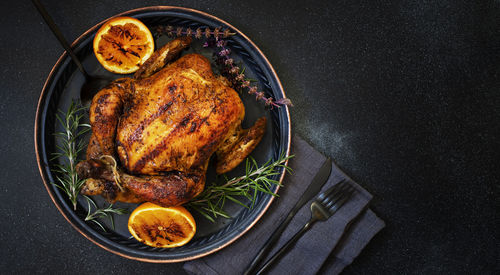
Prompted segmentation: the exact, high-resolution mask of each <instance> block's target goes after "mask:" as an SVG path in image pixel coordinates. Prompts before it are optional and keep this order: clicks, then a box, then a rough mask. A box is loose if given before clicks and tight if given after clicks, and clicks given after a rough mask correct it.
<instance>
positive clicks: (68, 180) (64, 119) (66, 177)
mask: <svg viewBox="0 0 500 275" xmlns="http://www.w3.org/2000/svg"><path fill="white" fill-rule="evenodd" d="M85 113H86V109H85V108H84V107H82V106H81V105H80V104H79V103H76V102H74V101H72V102H71V104H70V106H69V108H68V110H67V111H66V112H63V111H61V110H59V113H58V114H56V118H57V120H58V121H59V123H60V124H61V126H62V127H63V131H62V132H57V133H55V136H56V138H57V139H58V140H59V141H60V144H56V148H57V149H58V151H59V152H54V153H52V159H51V160H55V159H62V160H63V162H64V163H65V164H54V167H55V168H53V169H52V171H53V172H54V173H55V174H56V179H57V184H56V183H53V185H54V186H56V187H57V188H59V189H61V190H62V191H63V192H64V193H66V195H67V196H68V198H69V200H70V201H71V203H72V204H73V210H76V206H77V203H78V195H79V194H80V190H81V189H82V187H83V185H84V184H85V180H86V179H81V178H79V177H78V173H77V172H76V164H77V163H78V155H79V154H80V153H81V152H82V151H83V150H85V148H86V145H87V144H86V142H85V141H84V139H83V138H82V136H83V135H84V134H85V133H87V132H88V131H89V130H90V125H89V124H85V123H83V122H82V121H83V118H84V116H85ZM83 197H84V198H85V199H86V200H87V204H88V212H87V216H86V217H85V221H91V222H94V223H96V224H97V225H98V226H99V227H101V228H102V229H103V230H104V231H105V229H104V226H103V225H102V224H101V223H100V221H99V220H98V219H99V218H104V217H108V218H109V219H110V220H111V224H112V226H113V227H114V221H113V216H112V214H119V215H121V214H125V213H127V210H126V209H122V208H113V205H112V204H111V205H109V206H107V207H102V208H99V207H97V205H96V204H95V202H94V201H93V200H92V199H91V198H89V197H87V196H83ZM91 206H92V207H91ZM92 209H93V211H92Z"/></svg>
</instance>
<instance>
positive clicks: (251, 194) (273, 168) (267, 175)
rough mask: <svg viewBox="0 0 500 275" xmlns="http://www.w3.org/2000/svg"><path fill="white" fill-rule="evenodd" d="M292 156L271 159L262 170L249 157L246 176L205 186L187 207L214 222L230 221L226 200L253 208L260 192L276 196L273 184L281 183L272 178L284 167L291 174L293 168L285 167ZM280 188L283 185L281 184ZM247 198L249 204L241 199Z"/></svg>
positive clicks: (246, 164)
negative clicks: (219, 220) (219, 217)
mask: <svg viewBox="0 0 500 275" xmlns="http://www.w3.org/2000/svg"><path fill="white" fill-rule="evenodd" d="M290 158H293V155H291V156H288V157H287V156H285V154H281V155H280V157H279V158H278V159H277V160H275V161H273V162H271V160H268V161H267V162H266V163H264V164H263V165H262V166H260V167H259V165H258V164H257V162H256V161H255V159H253V158H252V157H248V158H247V159H246V163H245V175H244V176H240V177H236V178H232V179H230V180H227V179H226V182H225V183H224V184H222V185H220V184H216V183H212V184H210V185H208V186H206V187H205V190H204V191H203V192H202V193H201V194H200V195H198V196H197V197H196V198H194V199H193V200H192V201H190V202H188V203H187V204H186V206H187V207H189V208H191V209H193V210H195V211H197V212H199V213H200V214H202V215H203V216H204V217H205V218H207V219H208V220H210V221H212V222H214V221H215V218H217V217H218V216H221V217H224V218H230V216H229V214H227V213H226V212H225V211H224V210H223V208H224V204H225V202H226V201H227V200H230V201H232V202H235V203H237V204H239V205H241V206H243V207H246V208H252V207H253V206H254V204H255V201H256V199H257V193H258V192H259V191H260V192H264V193H266V194H270V195H273V196H277V194H276V193H274V192H273V191H271V187H272V186H273V185H280V183H279V181H277V180H274V179H272V177H273V176H276V175H280V170H281V168H283V169H285V170H286V171H288V172H289V173H291V172H292V169H291V168H290V167H288V166H287V165H285V163H286V161H287V160H288V159H290ZM280 186H281V185H280ZM241 197H244V198H246V199H248V200H249V201H250V203H249V205H248V204H245V203H244V202H242V201H241V200H240V198H241Z"/></svg>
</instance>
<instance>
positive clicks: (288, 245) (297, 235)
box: [256, 217, 317, 275]
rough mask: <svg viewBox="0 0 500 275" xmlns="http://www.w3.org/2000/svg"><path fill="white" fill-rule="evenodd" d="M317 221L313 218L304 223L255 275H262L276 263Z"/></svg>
mask: <svg viewBox="0 0 500 275" xmlns="http://www.w3.org/2000/svg"><path fill="white" fill-rule="evenodd" d="M316 221H317V219H316V218H315V217H312V218H311V220H309V222H308V223H306V225H304V227H302V229H301V230H299V232H297V233H295V235H294V236H293V237H292V238H291V239H290V240H289V241H288V242H287V243H286V244H285V245H283V247H281V248H280V250H278V252H276V254H274V255H273V256H272V257H271V259H269V261H267V262H266V263H265V264H264V265H263V266H262V267H261V268H260V270H259V271H257V273H256V275H261V274H262V273H264V272H265V271H266V270H267V269H268V268H269V267H271V265H272V264H273V263H274V262H275V261H276V260H278V259H279V258H280V257H281V256H282V255H283V254H285V252H286V251H288V249H290V248H291V247H292V245H293V244H295V243H296V242H297V240H298V239H300V237H302V235H304V233H306V231H307V230H309V228H311V226H312V225H313V224H314V223H315V222H316Z"/></svg>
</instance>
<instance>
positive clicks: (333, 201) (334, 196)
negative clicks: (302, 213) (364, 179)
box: [322, 184, 352, 209]
mask: <svg viewBox="0 0 500 275" xmlns="http://www.w3.org/2000/svg"><path fill="white" fill-rule="evenodd" d="M350 189H352V186H351V185H350V184H346V185H345V186H342V189H339V190H338V191H337V192H335V193H334V194H332V195H331V196H330V197H329V198H326V199H325V201H324V202H323V203H322V204H323V206H324V207H325V208H327V209H328V208H330V207H331V206H332V205H334V204H336V203H337V202H338V201H339V200H340V199H341V198H342V197H343V196H344V195H345V194H346V193H347V192H348V191H349V190H350Z"/></svg>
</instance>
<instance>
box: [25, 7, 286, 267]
mask: <svg viewBox="0 0 500 275" xmlns="http://www.w3.org/2000/svg"><path fill="white" fill-rule="evenodd" d="M117 16H132V17H135V18H138V19H140V20H141V21H142V22H144V23H145V24H146V25H147V26H148V27H149V28H150V29H151V30H152V32H153V34H154V30H155V27H156V26H159V25H173V26H182V27H190V28H192V29H196V28H198V27H203V28H204V27H210V28H215V27H223V28H229V29H231V30H232V31H233V32H235V33H236V35H234V36H232V37H231V38H229V39H227V41H228V47H229V48H230V49H231V50H232V57H233V58H234V59H235V60H237V61H239V62H241V63H242V65H243V66H245V67H246V71H245V74H246V75H247V76H248V77H250V78H253V79H256V80H257V84H258V86H259V87H260V88H261V89H262V90H263V91H264V92H265V93H266V95H267V96H272V97H274V98H275V99H280V98H283V97H284V92H283V88H282V86H281V83H280V81H279V79H278V77H277V75H276V73H275V71H274V69H273V68H272V66H271V64H270V63H269V61H268V60H267V59H266V57H265V56H264V55H263V54H262V52H261V51H260V50H259V49H258V48H257V46H256V45H255V44H254V43H253V42H252V41H250V39H248V37H246V36H245V35H244V34H242V33H241V32H240V31H239V30H237V29H236V28H234V27H233V26H231V25H230V24H228V23H226V22H224V21H222V20H220V19H218V18H216V17H214V16H211V15H209V14H206V13H203V12H200V11H196V10H192V9H186V8H179V7H164V6H161V7H147V8H141V9H136V10H132V11H128V12H125V13H122V14H119V15H117ZM101 25H102V22H101V23H100V24H98V25H96V26H94V27H93V28H91V29H89V30H88V31H87V32H85V33H84V34H83V35H81V36H80V37H79V38H78V39H77V40H76V41H75V42H74V43H73V48H74V49H75V52H76V53H77V55H78V56H79V58H80V59H81V60H83V64H84V66H85V68H87V70H88V71H90V73H91V74H95V75H107V76H109V77H114V78H118V77H121V76H119V75H113V74H111V73H109V72H107V71H106V70H104V69H103V68H102V66H100V65H99V64H98V62H97V60H96V59H95V57H94V55H93V51H92V40H93V38H94V34H95V32H96V30H97V29H98V28H99V27H100V26H101ZM168 39H169V38H166V37H161V38H159V39H157V41H156V44H157V45H156V46H157V47H159V46H161V45H162V44H164V43H166V41H168ZM188 51H190V52H198V53H200V54H203V55H205V56H207V57H209V58H211V55H212V53H213V49H208V48H203V47H202V40H195V41H194V42H193V45H192V46H191V47H190V49H189V50H188ZM83 80H84V79H83V76H82V74H81V73H80V72H79V71H78V70H77V69H76V66H75V65H74V64H73V63H72V62H71V60H70V58H69V56H68V55H67V54H66V53H64V54H63V55H62V56H61V57H60V58H59V60H58V61H57V63H56V64H55V65H54V67H53V69H52V71H51V72H50V75H49V77H48V78H47V81H46V83H45V86H44V87H43V90H42V93H41V95H40V99H39V103H38V108H37V114H36V122H35V147H36V148H35V149H36V154H37V160H38V166H39V169H40V173H41V176H42V179H43V182H44V184H45V187H46V188H47V191H48V192H49V195H50V196H51V198H52V200H53V201H54V204H55V205H56V206H57V208H58V209H59V211H60V212H61V213H62V215H63V216H64V217H65V218H66V219H67V220H68V221H69V222H70V223H71V224H72V225H73V226H74V227H75V229H76V230H78V231H79V232H80V233H81V234H83V235H84V236H85V237H86V238H88V239H89V240H91V241H92V242H94V243H95V244H97V245H99V246H100V247H102V248H104V249H106V250H108V251H111V252H113V253H116V254H118V255H121V256H123V257H127V258H131V259H136V260H141V261H148V262H178V261H186V260H192V259H196V258H199V257H202V256H205V255H208V254H210V253H213V252H215V251H217V250H219V249H222V248H224V247H225V246H227V245H229V244H230V243H232V242H233V241H235V240H236V239H237V238H239V237H240V236H242V235H243V234H244V233H245V232H247V231H248V230H249V229H250V228H251V227H252V226H253V225H254V224H255V223H256V222H257V221H258V220H259V219H260V218H261V217H262V215H263V214H264V212H265V211H266V210H267V209H268V207H269V205H270V204H271V202H272V201H273V197H272V196H270V195H267V194H263V193H261V194H259V195H258V197H257V201H256V203H255V205H254V207H253V208H251V209H247V208H244V207H241V206H235V205H227V209H226V210H227V211H228V212H229V213H230V214H231V216H232V217H233V218H232V219H219V220H217V222H216V223H211V222H208V221H206V220H205V219H204V218H202V217H201V216H196V215H195V219H196V222H197V228H198V231H197V233H196V235H195V237H194V238H193V240H191V242H190V243H188V244H187V245H185V246H182V247H178V248H172V249H165V248H163V249H160V248H152V247H148V246H145V245H143V244H141V243H139V242H137V241H136V240H135V239H133V238H130V233H129V232H128V230H127V226H126V224H127V219H128V216H127V215H125V216H118V217H116V226H115V229H111V227H110V226H108V229H107V230H106V231H103V230H101V229H100V228H99V227H97V226H96V225H95V224H92V223H87V222H85V221H84V220H83V217H85V214H86V213H85V211H86V204H85V203H84V201H80V202H79V205H78V208H77V210H76V211H73V209H72V207H71V206H70V205H71V204H70V202H69V200H68V199H67V197H66V195H65V194H64V193H61V192H60V190H59V189H58V188H56V187H55V186H54V185H52V184H51V183H52V182H55V180H54V174H53V173H52V172H51V167H53V165H54V162H53V161H49V160H50V158H51V157H50V156H51V153H53V152H55V150H56V149H55V143H56V140H55V137H54V135H53V134H54V133H55V132H57V131H59V130H60V126H59V125H58V123H57V121H56V119H55V115H56V113H57V111H58V110H67V107H68V106H69V104H70V102H71V101H72V100H76V99H78V98H79V91H80V88H81V86H82V84H83ZM240 97H241V98H242V101H243V103H244V104H245V109H246V116H245V120H244V122H243V127H249V126H250V125H252V124H253V123H254V122H255V121H256V120H257V118H259V117H261V116H267V118H268V124H267V131H266V134H265V136H264V138H263V140H262V141H261V143H260V144H259V146H258V147H257V148H256V149H255V150H254V152H253V153H252V156H253V157H254V158H255V159H256V160H257V162H258V163H259V164H262V163H264V162H265V161H267V160H268V159H277V158H278V156H279V154H280V153H285V154H286V155H288V154H289V150H290V117H289V112H288V108H287V107H282V108H274V109H268V108H265V107H264V105H263V104H262V103H260V102H257V101H256V100H255V99H254V98H253V97H251V96H250V95H248V94H244V93H242V94H241V95H240ZM241 166H242V165H240V167H238V168H236V169H235V170H234V171H232V172H231V174H229V176H230V177H231V176H236V175H239V174H241V173H242V172H243V168H242V167H241ZM212 170H213V169H212ZM213 174H214V173H213V172H210V167H209V173H208V175H207V182H211V181H212V180H214V175H213ZM283 176H284V171H282V173H281V174H280V175H279V176H276V177H275V179H276V180H279V181H280V182H281V181H282V180H283ZM277 188H278V187H277V186H275V187H274V191H277ZM119 206H121V207H127V208H129V209H131V210H132V209H133V208H134V207H135V205H131V204H121V205H119Z"/></svg>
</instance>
